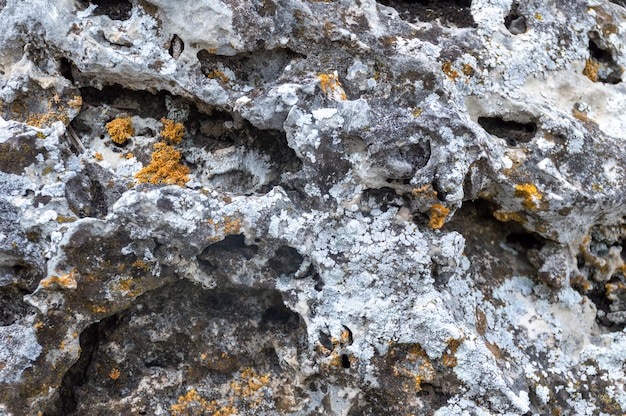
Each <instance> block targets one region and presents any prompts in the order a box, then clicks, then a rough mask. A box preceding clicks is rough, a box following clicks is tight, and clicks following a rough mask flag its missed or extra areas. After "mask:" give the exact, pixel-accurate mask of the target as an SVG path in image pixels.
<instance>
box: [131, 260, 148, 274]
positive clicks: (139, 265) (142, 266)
mask: <svg viewBox="0 0 626 416" xmlns="http://www.w3.org/2000/svg"><path fill="white" fill-rule="evenodd" d="M131 266H132V267H136V268H138V269H142V270H143V271H146V272H147V271H148V270H150V266H149V265H148V263H146V262H145V261H143V260H141V259H137V260H135V261H134V262H133V264H131Z"/></svg>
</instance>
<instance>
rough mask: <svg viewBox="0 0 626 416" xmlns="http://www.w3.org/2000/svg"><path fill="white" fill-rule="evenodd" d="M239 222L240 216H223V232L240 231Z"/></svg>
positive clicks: (228, 233)
mask: <svg viewBox="0 0 626 416" xmlns="http://www.w3.org/2000/svg"><path fill="white" fill-rule="evenodd" d="M241 223H242V220H241V218H232V217H225V218H224V222H223V227H224V234H227V235H232V234H239V233H240V232H241Z"/></svg>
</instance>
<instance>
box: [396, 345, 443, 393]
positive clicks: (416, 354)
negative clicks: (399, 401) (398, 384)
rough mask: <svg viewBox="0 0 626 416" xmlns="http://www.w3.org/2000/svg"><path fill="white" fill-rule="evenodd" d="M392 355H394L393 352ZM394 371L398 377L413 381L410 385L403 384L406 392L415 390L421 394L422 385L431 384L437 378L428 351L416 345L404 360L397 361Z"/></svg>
mask: <svg viewBox="0 0 626 416" xmlns="http://www.w3.org/2000/svg"><path fill="white" fill-rule="evenodd" d="M391 354H394V352H393V350H392V353H391ZM392 369H393V373H394V375H395V376H396V377H406V378H409V380H411V381H410V384H408V383H403V384H404V389H405V391H409V389H414V390H415V391H416V392H419V391H421V390H422V383H431V382H432V381H433V380H434V379H435V376H436V372H435V369H434V368H433V366H432V364H431V363H430V361H429V360H428V355H427V354H426V351H424V350H423V349H422V347H421V346H420V345H419V344H415V345H413V346H412V347H411V349H409V351H408V352H407V353H406V356H405V359H404V360H397V361H395V364H394V365H393V366H392Z"/></svg>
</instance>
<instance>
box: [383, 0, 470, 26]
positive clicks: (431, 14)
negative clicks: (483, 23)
mask: <svg viewBox="0 0 626 416" xmlns="http://www.w3.org/2000/svg"><path fill="white" fill-rule="evenodd" d="M379 2H380V3H381V4H384V5H385V6H389V7H393V8H394V9H396V10H397V11H398V13H399V14H400V16H401V17H402V19H404V20H406V21H409V22H414V21H420V22H431V21H435V20H439V22H441V24H443V25H444V26H456V27H459V28H463V27H476V22H474V17H473V16H472V12H471V9H470V8H471V6H472V2H471V0H416V1H409V0H380V1H379Z"/></svg>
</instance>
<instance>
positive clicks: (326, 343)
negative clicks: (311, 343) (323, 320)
mask: <svg viewBox="0 0 626 416" xmlns="http://www.w3.org/2000/svg"><path fill="white" fill-rule="evenodd" d="M317 340H318V341H319V342H320V344H322V346H323V347H324V348H326V349H327V350H329V351H332V350H333V349H334V348H335V347H334V346H333V341H332V340H331V339H330V336H329V335H328V334H326V333H325V332H322V331H320V332H319V334H318V335H317Z"/></svg>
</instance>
